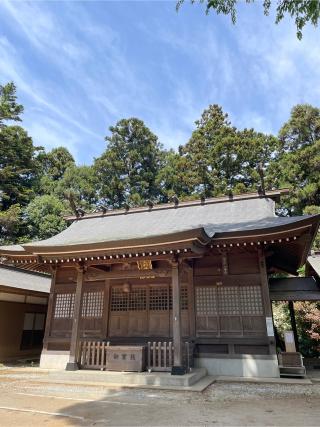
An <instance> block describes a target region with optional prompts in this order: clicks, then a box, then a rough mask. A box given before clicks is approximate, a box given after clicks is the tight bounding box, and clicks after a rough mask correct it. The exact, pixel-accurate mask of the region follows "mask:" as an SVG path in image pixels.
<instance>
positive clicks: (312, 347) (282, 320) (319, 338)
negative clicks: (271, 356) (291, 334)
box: [272, 301, 320, 357]
mask: <svg viewBox="0 0 320 427" xmlns="http://www.w3.org/2000/svg"><path fill="white" fill-rule="evenodd" d="M294 311H295V318H296V325H297V332H298V337H299V350H300V351H301V353H302V355H303V356H305V357H318V356H319V353H320V344H319V343H320V304H319V303H314V302H309V301H299V302H295V303H294ZM272 312H273V320H274V324H275V326H276V328H277V333H278V336H279V338H280V340H282V344H283V346H284V332H285V331H289V330H292V327H291V322H290V312H289V308H288V304H287V303H283V302H273V304H272ZM279 350H280V349H279ZM282 350H284V347H283V348H282Z"/></svg>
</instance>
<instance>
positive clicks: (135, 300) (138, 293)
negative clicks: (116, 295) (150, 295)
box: [129, 288, 147, 311]
mask: <svg viewBox="0 0 320 427" xmlns="http://www.w3.org/2000/svg"><path fill="white" fill-rule="evenodd" d="M146 309H147V290H146V288H133V289H132V290H131V292H130V294H129V310H131V311H142V310H146Z"/></svg>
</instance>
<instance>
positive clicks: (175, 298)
mask: <svg viewBox="0 0 320 427" xmlns="http://www.w3.org/2000/svg"><path fill="white" fill-rule="evenodd" d="M179 270H180V264H179V261H178V259H174V260H173V261H172V318H173V319H172V320H173V328H172V329H173V346H174V359H173V367H172V371H171V374H172V375H183V374H185V373H186V369H185V367H183V364H182V358H183V355H182V333H181V288H180V274H179V273H180V271H179Z"/></svg>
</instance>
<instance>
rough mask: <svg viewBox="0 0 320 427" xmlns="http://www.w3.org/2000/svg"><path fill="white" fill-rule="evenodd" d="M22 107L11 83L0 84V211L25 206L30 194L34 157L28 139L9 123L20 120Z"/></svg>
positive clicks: (30, 140) (19, 128)
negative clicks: (16, 205)
mask: <svg viewBox="0 0 320 427" xmlns="http://www.w3.org/2000/svg"><path fill="white" fill-rule="evenodd" d="M22 112H23V107H22V105H20V104H18V103H17V97H16V87H15V85H14V84H13V83H8V84H6V85H4V86H2V85H0V185H1V187H0V210H1V211H5V210H7V209H8V208H9V207H10V206H12V205H14V204H21V205H25V204H26V203H27V202H28V200H29V198H30V196H31V194H32V191H33V189H32V184H33V180H34V177H35V170H36V165H35V155H36V153H37V151H38V150H39V149H38V148H36V147H34V146H33V143H32V139H31V137H29V136H28V134H27V132H26V131H25V130H24V129H23V128H21V127H20V126H16V125H15V126H9V125H8V123H9V122H10V121H21V118H20V114H21V113H22Z"/></svg>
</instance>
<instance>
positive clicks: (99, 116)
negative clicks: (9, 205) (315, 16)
mask: <svg viewBox="0 0 320 427" xmlns="http://www.w3.org/2000/svg"><path fill="white" fill-rule="evenodd" d="M319 73H320V29H314V28H313V27H308V28H307V29H306V30H305V31H304V37H303V40H302V41H298V40H297V39H296V36H295V27H294V23H293V22H291V20H286V21H285V22H283V23H281V24H279V25H277V26H276V25H275V24H274V17H273V16H272V15H271V16H270V17H264V16H263V11H262V6H261V4H259V2H257V4H254V5H246V4H242V5H240V7H239V15H238V21H237V25H236V26H233V25H232V24H231V21H230V18H229V17H224V16H217V15H216V14H215V13H210V14H209V15H208V16H206V15H205V13H204V6H203V5H202V6H201V5H194V6H191V5H190V4H189V3H188V2H187V0H186V4H185V5H184V6H183V7H182V8H181V10H180V12H179V13H176V11H175V1H158V2H156V1H145V2H143V1H127V2H125V1H113V2H109V1H105V2H94V1H87V2H80V1H72V2H62V1H60V2H52V1H50V2H44V1H37V2H22V1H6V0H1V2H0V82H1V83H2V84H3V83H5V82H7V81H9V80H13V81H14V82H15V83H16V84H17V87H18V95H19V99H20V101H21V102H22V103H23V104H24V106H25V114H24V121H23V126H24V127H25V128H27V129H28V131H29V133H30V135H31V136H32V137H33V139H34V143H35V144H37V145H43V146H45V147H46V148H47V149H51V148H53V147H56V146H60V145H64V146H66V147H68V149H69V150H70V151H71V152H72V154H73V155H74V156H75V158H76V160H77V161H78V163H81V164H84V163H85V164H90V163H91V162H92V160H93V158H94V157H97V156H99V155H100V154H101V153H102V151H103V150H104V149H105V145H106V143H105V141H104V137H105V136H106V135H107V134H108V127H109V126H110V125H113V124H115V123H116V122H117V121H118V120H119V119H121V118H126V117H139V118H141V119H142V120H144V121H145V123H146V124H147V126H148V127H149V128H150V129H151V130H152V131H153V132H154V133H155V134H156V135H158V137H159V139H160V141H161V142H162V143H163V145H164V146H165V147H166V148H171V147H172V148H176V147H177V146H178V145H179V144H183V143H185V142H186V141H187V140H188V139H189V137H190V135H191V132H192V130H193V129H194V121H195V120H197V118H199V117H200V115H201V112H202V111H203V109H204V108H206V107H207V106H208V105H209V104H210V103H211V104H213V103H217V104H220V105H221V106H222V107H223V109H224V111H225V112H228V113H229V116H230V119H231V121H232V123H233V124H234V125H236V126H237V127H239V128H244V127H254V128H255V129H256V130H259V131H263V132H268V133H269V132H272V133H277V132H278V130H279V127H280V126H281V124H282V123H284V122H285V121H286V120H287V118H288V116H289V113H290V109H291V108H292V106H293V105H295V104H297V103H302V102H307V103H311V104H313V105H315V106H320V101H319V100H320V78H319V77H320V75H319Z"/></svg>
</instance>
